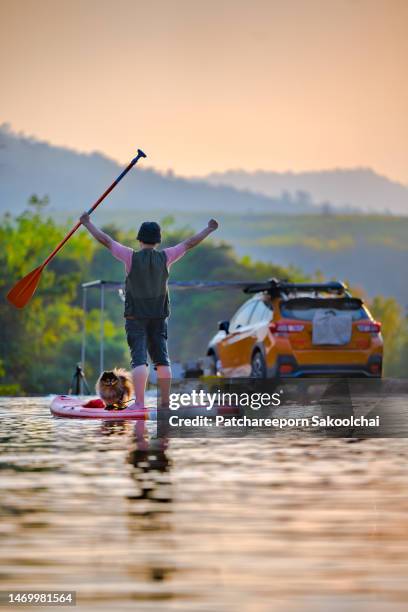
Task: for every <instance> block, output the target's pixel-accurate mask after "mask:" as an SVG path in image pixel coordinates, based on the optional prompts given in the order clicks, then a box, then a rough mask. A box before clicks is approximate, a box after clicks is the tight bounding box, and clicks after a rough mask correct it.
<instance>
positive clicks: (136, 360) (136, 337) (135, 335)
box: [125, 319, 170, 368]
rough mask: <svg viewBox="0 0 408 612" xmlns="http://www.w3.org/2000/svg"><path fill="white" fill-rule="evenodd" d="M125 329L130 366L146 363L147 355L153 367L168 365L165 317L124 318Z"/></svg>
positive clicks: (134, 366)
mask: <svg viewBox="0 0 408 612" xmlns="http://www.w3.org/2000/svg"><path fill="white" fill-rule="evenodd" d="M125 330H126V339H127V343H128V345H129V348H130V356H131V365H132V368H136V367H137V366H140V365H147V355H149V357H150V359H151V360H152V363H153V364H154V366H155V367H156V366H158V365H167V366H168V365H170V360H169V354H168V352H167V319H126V321H125Z"/></svg>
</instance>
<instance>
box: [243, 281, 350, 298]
mask: <svg viewBox="0 0 408 612" xmlns="http://www.w3.org/2000/svg"><path fill="white" fill-rule="evenodd" d="M260 292H264V293H268V294H269V295H270V296H271V297H280V296H281V297H284V298H287V297H288V296H289V294H292V295H293V294H295V295H296V294H298V293H301V294H304V293H314V294H315V295H316V296H317V295H318V294H321V293H331V294H335V295H344V296H350V293H349V292H348V290H347V286H346V285H345V284H344V283H342V282H340V281H330V282H327V283H290V282H288V281H285V280H279V279H277V278H271V279H269V280H268V281H266V282H263V283H262V282H261V283H251V284H250V285H247V286H246V287H244V293H260Z"/></svg>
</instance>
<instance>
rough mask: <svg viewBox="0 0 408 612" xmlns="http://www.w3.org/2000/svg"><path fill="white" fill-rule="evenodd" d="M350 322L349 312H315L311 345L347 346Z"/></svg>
mask: <svg viewBox="0 0 408 612" xmlns="http://www.w3.org/2000/svg"><path fill="white" fill-rule="evenodd" d="M352 321H353V320H352V316H351V314H350V313H349V312H344V313H343V312H342V313H338V312H337V313H336V311H335V310H330V309H329V310H320V309H319V310H316V312H315V314H314V317H313V335H312V342H313V344H334V345H342V344H348V343H349V342H350V340H351V332H352Z"/></svg>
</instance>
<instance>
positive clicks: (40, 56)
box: [0, 0, 408, 184]
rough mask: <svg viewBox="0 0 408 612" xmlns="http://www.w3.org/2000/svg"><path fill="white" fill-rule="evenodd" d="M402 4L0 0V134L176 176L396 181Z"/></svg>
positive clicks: (407, 101)
mask: <svg viewBox="0 0 408 612" xmlns="http://www.w3.org/2000/svg"><path fill="white" fill-rule="evenodd" d="M407 31H408V0H285V1H283V0H276V1H275V0H245V1H243V0H171V1H169V0H0V69H1V76H2V88H1V89H2V91H1V98H0V99H1V102H0V109H1V114H0V122H2V121H5V122H9V123H11V125H12V127H13V128H14V129H16V130H22V131H24V132H25V133H27V134H32V135H35V136H38V137H40V138H41V139H44V140H49V141H50V142H52V143H55V144H61V145H67V146H70V147H73V148H76V149H79V150H82V151H92V150H100V151H103V152H105V153H106V154H107V155H109V156H111V157H114V158H115V159H117V160H119V161H126V160H127V159H128V158H129V157H130V156H131V155H132V154H133V153H134V151H135V149H136V148H137V147H143V148H144V149H145V150H146V152H147V153H148V155H149V161H150V164H151V165H153V166H155V167H156V168H160V169H168V168H172V169H174V170H175V171H176V172H177V173H178V174H185V175H193V174H197V175H198V174H205V173H206V172H209V171H211V170H217V171H221V170H224V169H227V168H237V167H241V168H245V169H248V170H254V169H257V168H262V169H271V170H287V169H291V170H294V171H299V170H309V169H321V168H332V167H339V166H341V167H350V166H371V167H372V168H374V169H375V170H377V171H378V172H380V173H382V174H386V175H388V176H389V177H391V178H394V179H397V180H400V181H402V182H404V183H406V184H408V153H407V151H408V144H407V143H408V112H407V109H408V79H407V68H408V65H407V64H408V36H407Z"/></svg>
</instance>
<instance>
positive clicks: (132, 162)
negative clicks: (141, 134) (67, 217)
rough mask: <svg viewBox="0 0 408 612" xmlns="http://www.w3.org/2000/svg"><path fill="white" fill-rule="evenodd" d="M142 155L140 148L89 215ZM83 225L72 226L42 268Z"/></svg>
mask: <svg viewBox="0 0 408 612" xmlns="http://www.w3.org/2000/svg"><path fill="white" fill-rule="evenodd" d="M140 157H146V155H145V154H144V153H143V151H141V150H140V149H138V152H137V155H136V157H134V158H133V159H132V161H131V162H130V164H129V165H128V166H126V168H125V169H124V170H123V172H121V174H119V176H118V178H117V179H115V180H114V181H113V183H112V185H110V187H108V188H107V190H106V191H104V193H103V194H102V195H101V197H100V198H98V199H97V200H96V202H95V204H94V205H93V206H91V208H90V209H89V210H88V215H90V214H91V213H92V212H93V211H94V210H95V208H97V206H99V204H100V203H101V202H102V201H103V200H104V199H105V198H106V196H107V195H109V194H110V192H111V191H112V189H114V188H115V187H116V185H117V184H118V183H119V182H120V181H121V180H122V179H123V177H124V176H125V175H126V174H127V173H128V172H129V170H131V169H132V168H133V166H134V165H135V164H137V162H138V160H139V159H140ZM81 225H82V223H81V222H80V221H78V223H77V224H76V225H75V226H74V227H73V228H72V230H71V231H70V232H69V234H67V235H66V236H65V238H64V240H62V241H61V242H60V243H59V244H58V245H57V246H56V247H55V249H54V250H53V252H52V253H51V254H50V255H49V256H48V257H47V259H46V260H45V261H44V263H43V264H42V266H41V267H42V268H45V266H46V265H47V264H48V263H49V262H50V261H51V259H52V258H53V257H55V255H56V254H57V253H58V251H59V250H60V249H62V247H63V246H64V244H65V243H66V242H67V241H68V240H69V239H70V238H71V236H72V234H75V232H76V231H77V229H78V228H79V227H80V226H81Z"/></svg>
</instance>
